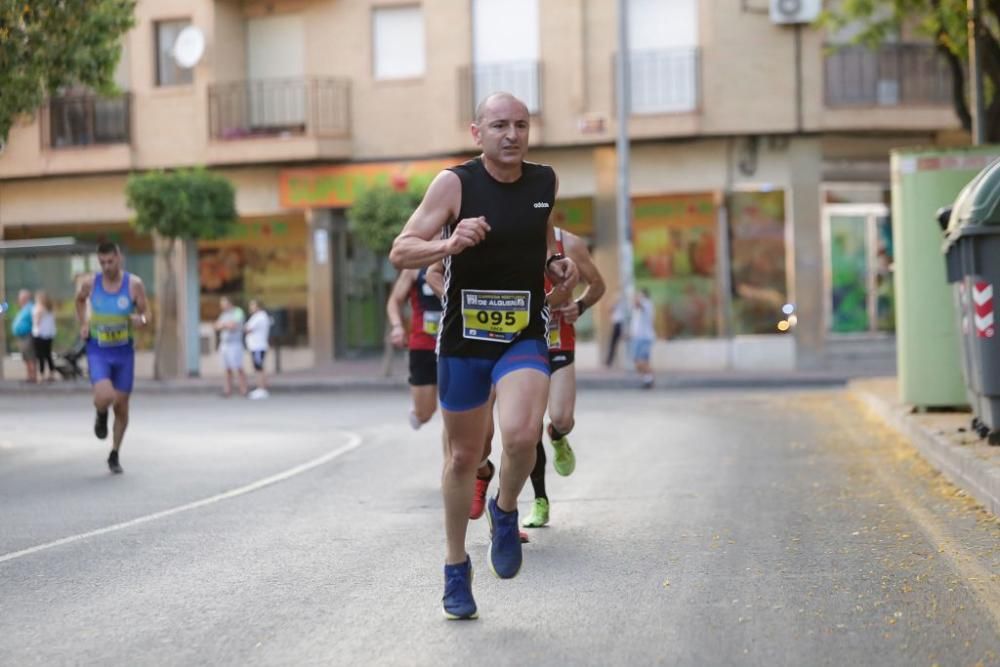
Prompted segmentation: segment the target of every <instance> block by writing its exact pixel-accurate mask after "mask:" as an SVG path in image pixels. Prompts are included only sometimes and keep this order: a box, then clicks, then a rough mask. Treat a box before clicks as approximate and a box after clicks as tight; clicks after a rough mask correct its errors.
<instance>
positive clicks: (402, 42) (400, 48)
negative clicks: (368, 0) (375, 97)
mask: <svg viewBox="0 0 1000 667" xmlns="http://www.w3.org/2000/svg"><path fill="white" fill-rule="evenodd" d="M372 31H373V33H374V35H373V43H374V56H375V63H374V65H375V78H376V79H412V78H414V77H419V76H423V75H424V70H425V67H426V65H425V62H426V60H425V54H424V12H423V10H422V9H421V8H420V7H376V8H375V12H374V14H373V16H372Z"/></svg>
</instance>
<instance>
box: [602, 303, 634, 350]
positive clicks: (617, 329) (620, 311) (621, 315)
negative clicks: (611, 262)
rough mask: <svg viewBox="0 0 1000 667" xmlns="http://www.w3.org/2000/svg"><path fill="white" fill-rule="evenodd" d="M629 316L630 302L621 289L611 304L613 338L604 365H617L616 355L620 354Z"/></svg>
mask: <svg viewBox="0 0 1000 667" xmlns="http://www.w3.org/2000/svg"><path fill="white" fill-rule="evenodd" d="M627 316H628V304H627V303H626V301H625V296H624V295H623V294H622V292H621V291H619V292H618V298H617V299H615V302H614V304H613V305H612V306H611V340H609V341H608V354H607V356H606V357H605V359H604V365H605V366H607V367H608V368H611V367H612V366H614V365H615V356H617V354H618V341H619V340H621V337H622V333H624V332H623V329H624V328H625V319H626V317H627Z"/></svg>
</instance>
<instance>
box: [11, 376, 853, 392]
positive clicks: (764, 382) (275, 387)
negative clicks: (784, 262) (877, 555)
mask: <svg viewBox="0 0 1000 667" xmlns="http://www.w3.org/2000/svg"><path fill="white" fill-rule="evenodd" d="M576 384H577V387H578V388H579V389H582V390H634V391H645V390H643V389H642V388H641V383H640V380H639V378H637V377H635V376H631V375H621V376H616V375H611V376H599V375H589V374H587V373H578V374H577V380H576ZM846 384H847V378H845V377H840V376H835V375H774V376H739V375H684V374H680V375H671V374H666V373H665V374H663V375H661V376H658V377H657V378H656V387H655V388H654V389H653V390H652V391H656V392H659V391H680V390H698V389H702V390H710V389H731V390H756V389H808V388H831V387H843V386H844V385H846ZM220 386H221V380H220V381H219V382H205V381H197V380H195V381H188V382H185V381H179V382H177V381H165V382H155V381H142V382H137V383H136V386H135V389H134V391H133V394H134V395H137V396H142V395H151V396H164V395H184V396H191V395H198V396H201V395H213V394H219V393H220V392H221V389H220ZM408 386H409V385H408V383H407V381H406V378H403V377H389V378H385V377H358V376H351V377H342V378H328V379H306V378H303V379H301V380H296V381H291V382H287V383H285V382H281V381H280V380H272V384H271V386H270V387H269V389H270V391H271V393H272V394H280V395H285V394H321V393H331V394H336V393H343V392H348V391H349V392H379V391H392V392H396V391H401V390H405V389H406V388H407V387H408ZM89 393H90V384H89V383H87V382H86V381H85V380H81V381H78V382H73V383H70V382H66V383H56V384H52V385H44V384H43V385H25V384H21V383H15V382H6V383H0V396H13V395H21V394H32V395H35V394H40V395H45V394H58V395H66V394H71V395H72V394H89Z"/></svg>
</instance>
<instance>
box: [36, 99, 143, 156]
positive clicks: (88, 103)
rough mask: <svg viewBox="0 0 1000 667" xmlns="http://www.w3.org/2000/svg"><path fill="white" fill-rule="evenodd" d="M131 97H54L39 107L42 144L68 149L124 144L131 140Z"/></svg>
mask: <svg viewBox="0 0 1000 667" xmlns="http://www.w3.org/2000/svg"><path fill="white" fill-rule="evenodd" d="M131 113H132V97H131V95H128V94H126V95H122V96H120V97H112V98H108V97H101V96H99V95H94V94H82V95H63V96H60V97H54V98H52V99H51V100H49V103H48V104H47V105H45V106H44V107H43V108H42V115H43V118H42V145H43V146H44V147H46V148H70V147H74V146H94V145H100V144H127V143H129V140H130V137H131V131H130V128H131V124H132V123H131Z"/></svg>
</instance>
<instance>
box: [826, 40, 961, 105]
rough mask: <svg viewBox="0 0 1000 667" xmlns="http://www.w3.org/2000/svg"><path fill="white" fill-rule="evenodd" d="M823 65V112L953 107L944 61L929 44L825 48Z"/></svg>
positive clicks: (948, 74) (948, 72)
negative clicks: (824, 104)
mask: <svg viewBox="0 0 1000 667" xmlns="http://www.w3.org/2000/svg"><path fill="white" fill-rule="evenodd" d="M827 48H828V49H836V50H833V51H830V52H829V53H828V54H827V55H826V57H825V62H824V79H825V97H826V106H827V107H828V108H843V107H899V106H940V105H951V103H952V85H953V84H952V76H951V70H950V69H949V68H948V64H947V62H946V61H945V60H944V58H943V57H942V56H941V55H939V54H938V53H937V51H936V49H935V47H934V46H933V45H930V44H885V45H882V46H881V47H879V48H877V49H869V48H867V47H864V46H857V45H851V46H837V45H829V46H828V47H827Z"/></svg>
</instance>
